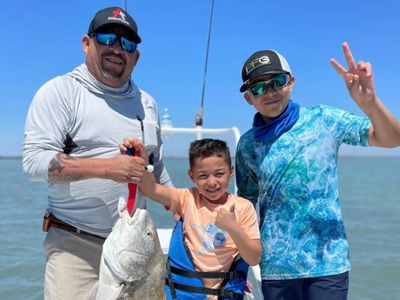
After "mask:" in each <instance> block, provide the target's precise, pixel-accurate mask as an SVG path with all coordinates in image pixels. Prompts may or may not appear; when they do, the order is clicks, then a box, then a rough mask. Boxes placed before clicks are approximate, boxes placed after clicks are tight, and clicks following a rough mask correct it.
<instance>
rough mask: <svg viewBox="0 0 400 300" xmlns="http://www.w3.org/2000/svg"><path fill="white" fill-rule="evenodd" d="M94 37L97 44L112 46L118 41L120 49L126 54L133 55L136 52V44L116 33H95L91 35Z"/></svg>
mask: <svg viewBox="0 0 400 300" xmlns="http://www.w3.org/2000/svg"><path fill="white" fill-rule="evenodd" d="M93 36H96V40H97V42H98V43H99V44H102V45H107V46H111V45H114V44H115V42H116V41H117V39H118V40H119V42H120V44H121V47H122V49H124V50H125V51H127V52H130V53H133V52H135V51H136V48H137V44H136V43H135V42H133V41H130V40H128V39H127V38H125V37H123V36H122V35H119V34H116V33H100V32H96V33H94V34H93Z"/></svg>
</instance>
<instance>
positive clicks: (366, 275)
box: [0, 158, 400, 300]
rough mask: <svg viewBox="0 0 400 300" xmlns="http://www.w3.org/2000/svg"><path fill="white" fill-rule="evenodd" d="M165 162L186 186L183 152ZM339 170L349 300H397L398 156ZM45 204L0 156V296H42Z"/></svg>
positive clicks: (161, 214)
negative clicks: (348, 262) (347, 251)
mask: <svg viewBox="0 0 400 300" xmlns="http://www.w3.org/2000/svg"><path fill="white" fill-rule="evenodd" d="M166 165H167V167H168V169H169V172H170V174H172V177H173V179H174V183H175V185H176V186H178V187H183V186H189V185H190V182H189V180H188V179H187V175H186V170H187V162H186V159H167V160H166ZM339 177H340V195H341V201H342V206H343V214H344V219H345V225H346V228H347V234H348V238H349V242H350V251H351V252H350V258H351V262H352V271H351V273H350V294H349V299H350V300H369V299H371V300H394V299H400V283H399V282H400V158H341V159H340V160H339ZM46 203H47V200H46V184H44V183H33V182H29V181H27V180H26V178H25V177H24V175H23V174H22V169H21V160H20V159H0V225H1V226H0V245H1V246H0V299H7V300H14V299H18V300H19V299H43V292H42V289H43V272H44V252H43V247H42V243H43V239H44V233H43V232H42V231H41V220H42V216H43V211H44V209H45V207H46ZM148 206H149V210H150V212H151V214H152V217H153V221H154V223H155V224H156V226H157V227H168V226H171V225H172V221H171V219H170V216H169V214H166V213H165V211H163V209H162V208H161V207H160V205H158V204H154V203H151V202H150V203H149V204H148ZM321 300H323V299H321Z"/></svg>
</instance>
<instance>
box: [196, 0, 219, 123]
mask: <svg viewBox="0 0 400 300" xmlns="http://www.w3.org/2000/svg"><path fill="white" fill-rule="evenodd" d="M213 14H214V0H212V3H211V13H210V23H209V26H208V39H207V50H206V61H205V63H204V75H203V89H202V91H201V104H200V109H199V112H198V113H197V114H196V117H195V125H196V126H202V125H203V117H204V95H205V91H206V78H207V66H208V53H209V50H210V41H211V29H212V20H213Z"/></svg>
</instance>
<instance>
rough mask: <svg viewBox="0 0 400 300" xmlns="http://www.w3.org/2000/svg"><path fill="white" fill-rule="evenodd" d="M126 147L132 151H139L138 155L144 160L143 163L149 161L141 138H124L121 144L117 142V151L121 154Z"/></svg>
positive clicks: (124, 152) (126, 149)
mask: <svg viewBox="0 0 400 300" xmlns="http://www.w3.org/2000/svg"><path fill="white" fill-rule="evenodd" d="M128 149H131V151H132V152H133V153H134V152H135V151H139V152H140V157H141V158H142V159H143V160H144V162H145V165H147V164H148V163H149V156H148V154H147V152H146V148H145V146H144V145H143V143H142V141H141V140H138V139H128V138H126V139H124V140H123V141H122V143H121V144H119V151H120V153H121V154H126V152H127V151H128Z"/></svg>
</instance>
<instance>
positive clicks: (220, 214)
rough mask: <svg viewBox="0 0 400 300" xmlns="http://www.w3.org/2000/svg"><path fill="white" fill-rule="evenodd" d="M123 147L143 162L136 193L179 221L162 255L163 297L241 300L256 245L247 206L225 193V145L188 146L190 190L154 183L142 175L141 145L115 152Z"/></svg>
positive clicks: (228, 171) (127, 144)
mask: <svg viewBox="0 0 400 300" xmlns="http://www.w3.org/2000/svg"><path fill="white" fill-rule="evenodd" d="M127 148H133V149H135V150H136V151H140V153H141V156H142V158H143V165H142V167H141V170H137V171H138V173H137V175H138V177H141V181H140V184H139V188H140V190H141V192H142V193H143V194H144V195H145V196H147V197H149V198H151V199H153V200H155V201H157V202H159V203H161V204H163V205H164V206H165V208H166V209H167V210H169V211H173V212H175V213H176V214H178V215H179V216H180V218H181V220H180V221H179V222H178V223H177V225H176V227H175V229H174V233H173V234H172V238H171V243H170V250H169V254H168V263H167V283H168V285H167V286H166V292H167V295H168V299H171V298H172V299H243V295H244V290H245V287H246V276H247V270H248V265H256V264H258V263H259V261H260V257H261V242H260V234H259V229H258V221H257V214H256V211H255V209H254V206H253V205H252V203H251V202H250V201H248V200H246V199H243V198H240V197H237V196H235V195H232V194H230V193H228V192H227V189H228V184H229V180H230V178H231V176H232V174H233V166H232V164H231V158H230V153H229V149H228V147H227V145H226V143H225V142H224V141H221V140H217V139H202V140H197V141H194V142H192V143H191V145H190V148H189V164H190V169H189V171H188V174H189V177H190V179H191V180H192V181H193V183H194V184H195V185H196V187H194V188H190V189H176V188H171V187H167V186H163V185H160V184H157V183H156V182H155V180H154V176H153V175H152V174H151V173H149V172H143V170H144V169H145V167H144V166H145V165H146V164H147V163H148V157H147V154H146V150H145V148H144V146H143V144H142V143H141V142H140V141H139V140H128V139H125V140H124V142H123V144H122V145H120V149H121V152H122V153H125V152H126V151H127ZM147 169H148V168H147ZM174 296H175V297H174ZM218 297H220V298H218Z"/></svg>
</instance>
